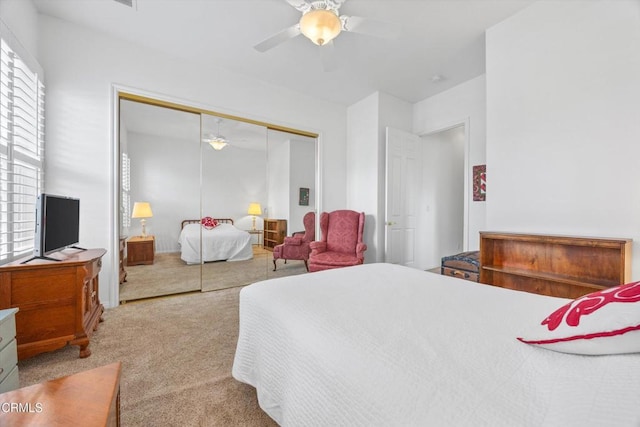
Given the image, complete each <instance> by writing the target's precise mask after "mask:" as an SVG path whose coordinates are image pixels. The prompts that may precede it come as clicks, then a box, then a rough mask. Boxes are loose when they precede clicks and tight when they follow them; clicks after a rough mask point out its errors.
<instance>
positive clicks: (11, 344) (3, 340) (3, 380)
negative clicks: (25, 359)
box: [0, 308, 20, 393]
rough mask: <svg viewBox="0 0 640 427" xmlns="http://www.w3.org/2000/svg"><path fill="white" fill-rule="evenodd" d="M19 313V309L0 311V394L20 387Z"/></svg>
mask: <svg viewBox="0 0 640 427" xmlns="http://www.w3.org/2000/svg"><path fill="white" fill-rule="evenodd" d="M17 311H18V309H17V308H8V309H6V310H0V393H5V392H7V391H10V390H15V389H17V388H18V387H20V381H19V378H18V346H17V344H16V317H15V315H16V312H17Z"/></svg>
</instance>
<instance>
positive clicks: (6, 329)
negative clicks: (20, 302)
mask: <svg viewBox="0 0 640 427" xmlns="http://www.w3.org/2000/svg"><path fill="white" fill-rule="evenodd" d="M16 311H18V310H16V309H15V308H14V309H8V310H0V351H2V349H3V348H4V347H6V346H7V345H8V344H9V343H10V342H11V341H12V340H13V339H14V338H15V337H16V317H15V315H14V313H15V312H16Z"/></svg>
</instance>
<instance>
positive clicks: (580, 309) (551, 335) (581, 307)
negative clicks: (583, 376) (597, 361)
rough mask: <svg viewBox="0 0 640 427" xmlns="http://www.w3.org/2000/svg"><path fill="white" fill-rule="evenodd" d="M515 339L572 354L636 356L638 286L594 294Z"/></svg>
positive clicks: (639, 321) (639, 337) (639, 328)
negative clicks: (626, 354)
mask: <svg viewBox="0 0 640 427" xmlns="http://www.w3.org/2000/svg"><path fill="white" fill-rule="evenodd" d="M529 332H530V333H529V334H528V336H526V337H524V338H522V337H519V338H518V339H519V340H520V341H522V342H524V343H527V344H532V345H536V346H540V347H544V348H548V349H550V350H554V351H559V352H563V353H575V354H590V355H601V354H621V353H638V352H640V282H633V283H627V284H626V285H620V286H615V287H613V288H609V289H605V290H602V291H598V292H594V293H591V294H588V295H585V296H582V297H580V298H577V299H575V300H573V301H571V302H570V303H568V304H566V305H564V306H562V307H560V308H559V309H557V310H556V311H554V312H553V313H551V314H550V315H549V316H548V317H547V318H546V319H544V320H543V321H542V323H540V325H539V326H537V327H536V329H534V330H531V331H529Z"/></svg>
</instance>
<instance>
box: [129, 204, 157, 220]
mask: <svg viewBox="0 0 640 427" xmlns="http://www.w3.org/2000/svg"><path fill="white" fill-rule="evenodd" d="M152 216H153V212H151V205H150V204H149V202H135V203H134V205H133V212H132V213H131V218H151V217H152Z"/></svg>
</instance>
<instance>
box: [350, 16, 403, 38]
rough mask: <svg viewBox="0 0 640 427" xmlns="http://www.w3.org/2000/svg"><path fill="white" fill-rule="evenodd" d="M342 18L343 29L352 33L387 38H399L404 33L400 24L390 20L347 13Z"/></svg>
mask: <svg viewBox="0 0 640 427" xmlns="http://www.w3.org/2000/svg"><path fill="white" fill-rule="evenodd" d="M340 19H341V20H342V29H343V30H345V31H349V32H352V33H358V34H364V35H367V36H373V37H380V38H385V39H397V38H400V36H401V34H402V29H401V27H400V26H399V25H397V24H391V23H389V22H383V21H376V20H374V19H369V18H363V17H361V16H345V15H342V16H341V17H340Z"/></svg>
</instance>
